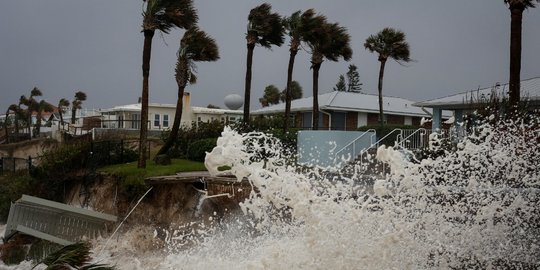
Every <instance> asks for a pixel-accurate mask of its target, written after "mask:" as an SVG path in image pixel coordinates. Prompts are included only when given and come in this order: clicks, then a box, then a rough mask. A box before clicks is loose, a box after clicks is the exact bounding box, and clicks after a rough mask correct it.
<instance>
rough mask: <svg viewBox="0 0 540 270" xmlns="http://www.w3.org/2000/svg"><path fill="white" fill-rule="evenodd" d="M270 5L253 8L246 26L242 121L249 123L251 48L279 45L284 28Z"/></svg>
mask: <svg viewBox="0 0 540 270" xmlns="http://www.w3.org/2000/svg"><path fill="white" fill-rule="evenodd" d="M271 9H272V6H270V5H269V4H267V3H264V4H262V5H260V6H257V7H255V8H253V9H252V10H251V11H250V12H249V16H248V28H247V35H246V40H247V60H246V84H245V91H244V120H243V121H244V123H249V105H250V102H251V67H252V63H253V50H254V49H255V45H257V44H259V45H261V46H262V47H264V48H267V49H269V48H270V47H271V46H272V45H276V46H281V44H283V41H284V39H283V35H284V33H285V29H284V28H283V24H282V23H281V16H279V14H277V13H271Z"/></svg>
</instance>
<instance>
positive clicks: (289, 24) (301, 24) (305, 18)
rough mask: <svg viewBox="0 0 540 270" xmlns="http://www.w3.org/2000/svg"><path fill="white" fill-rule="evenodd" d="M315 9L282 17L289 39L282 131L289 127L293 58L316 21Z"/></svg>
mask: <svg viewBox="0 0 540 270" xmlns="http://www.w3.org/2000/svg"><path fill="white" fill-rule="evenodd" d="M315 17H316V16H315V11H314V10H313V9H308V10H306V11H305V12H304V13H303V14H302V13H301V11H300V10H299V11H296V12H294V13H293V14H292V15H291V16H290V17H286V18H284V19H283V26H284V27H285V30H286V31H287V33H288V35H289V37H290V39H291V41H290V44H289V52H290V55H289V65H288V68H287V86H286V88H285V119H284V121H283V131H284V132H287V130H288V129H289V118H290V114H291V100H292V91H291V88H292V85H291V83H292V76H293V69H294V60H295V58H296V54H298V50H299V48H300V44H301V43H302V41H303V40H304V36H305V35H306V34H307V33H309V31H311V28H312V27H314V23H315V22H316V21H317V19H316V18H315Z"/></svg>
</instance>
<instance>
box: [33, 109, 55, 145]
mask: <svg viewBox="0 0 540 270" xmlns="http://www.w3.org/2000/svg"><path fill="white" fill-rule="evenodd" d="M53 110H54V109H53V106H52V105H51V104H50V103H49V102H47V101H45V100H41V101H39V103H37V105H36V112H37V120H36V136H39V134H40V131H41V114H42V113H43V112H53Z"/></svg>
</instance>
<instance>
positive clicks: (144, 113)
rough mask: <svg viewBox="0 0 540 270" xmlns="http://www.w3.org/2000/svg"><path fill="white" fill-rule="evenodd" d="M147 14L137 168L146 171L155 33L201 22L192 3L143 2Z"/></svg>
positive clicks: (177, 0)
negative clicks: (149, 81) (150, 83)
mask: <svg viewBox="0 0 540 270" xmlns="http://www.w3.org/2000/svg"><path fill="white" fill-rule="evenodd" d="M143 1H144V2H146V10H145V11H144V12H143V25H142V28H143V30H142V32H143V33H144V47H143V59H142V60H143V64H142V73H143V85H142V95H141V130H140V134H139V162H138V164H137V167H138V168H146V134H147V131H148V78H149V76H150V56H151V53H152V38H153V37H154V33H155V32H156V30H159V31H161V32H163V33H165V34H168V33H169V32H170V31H171V29H173V28H175V27H178V28H184V29H187V28H190V27H192V26H194V25H195V24H196V23H197V21H198V19H199V18H198V16H197V11H196V10H195V8H194V7H193V1H192V0H143Z"/></svg>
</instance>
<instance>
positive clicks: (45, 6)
mask: <svg viewBox="0 0 540 270" xmlns="http://www.w3.org/2000/svg"><path fill="white" fill-rule="evenodd" d="M194 2H195V6H196V8H197V9H198V11H199V17H200V22H199V25H200V28H201V29H203V30H205V31H206V32H208V33H209V34H210V35H211V36H212V37H214V38H215V39H216V41H217V43H218V45H219V48H220V54H221V59H220V60H219V61H218V62H214V63H200V64H198V77H199V81H198V83H197V84H196V85H193V86H188V88H187V91H189V92H191V93H192V105H197V106H206V105H208V104H209V103H212V104H215V105H218V106H221V107H224V104H223V98H224V97H225V96H226V95H227V94H231V93H237V94H240V95H242V96H243V91H244V76H245V58H246V40H245V30H246V21H247V15H248V13H249V11H250V9H251V8H253V7H255V6H257V5H259V4H261V3H263V1H254V0H234V1H232V0H231V1H216V0H195V1H194ZM267 2H269V3H270V4H272V6H273V10H275V11H277V12H279V13H280V14H281V15H290V14H291V13H293V12H294V11H296V10H299V9H300V10H306V9H308V8H315V9H316V10H317V11H318V12H319V13H321V14H324V15H326V16H327V17H328V19H329V21H330V22H339V23H340V24H341V25H343V26H345V27H347V28H348V30H349V33H350V35H351V37H352V43H351V46H352V48H353V51H354V54H353V58H352V60H351V61H350V62H349V63H353V64H355V65H357V66H358V68H359V72H360V78H361V81H362V83H363V84H364V85H363V90H364V91H365V92H367V93H376V89H377V76H378V70H379V62H378V61H377V56H376V55H374V54H371V53H369V52H368V51H366V50H365V49H364V48H363V43H364V41H365V39H366V38H367V37H368V36H369V35H370V34H374V33H377V32H378V31H380V30H381V29H383V28H384V27H387V26H390V27H395V28H398V29H401V30H402V31H404V32H405V33H406V35H407V40H408V41H409V43H410V46H411V56H412V58H413V59H415V60H416V62H414V63H411V64H409V65H408V66H407V67H403V66H400V65H398V64H397V63H395V62H390V63H389V64H387V67H386V73H385V81H384V94H385V95H392V96H400V97H405V98H409V99H412V100H417V101H420V100H426V99H431V98H436V97H440V96H444V95H448V94H452V93H456V92H463V91H466V90H471V89H476V88H478V87H479V86H482V87H488V86H492V85H493V84H495V83H496V82H503V83H504V82H507V80H508V63H509V29H510V13H509V11H508V9H507V8H506V7H505V5H504V4H503V0H474V1H473V0H453V1H435V0H408V1H403V0H386V1H380V0H335V1H329V0H294V1H267ZM142 8H143V6H142V1H134V0H114V1H111V0H92V1H87V0H85V1H83V0H48V1H40V0H17V1H1V2H0V112H4V111H5V110H6V108H7V106H8V105H9V104H11V103H16V102H17V100H18V98H19V96H20V95H23V94H26V95H28V94H29V92H30V90H31V89H32V88H33V87H34V86H37V87H39V88H40V89H41V90H42V91H43V92H44V97H43V98H44V99H46V100H48V101H50V102H51V103H53V104H55V103H57V101H58V100H59V99H60V98H63V97H64V98H69V99H72V97H73V95H74V92H75V91H77V90H82V91H85V92H86V93H87V94H88V101H87V102H85V103H84V105H83V106H85V107H87V108H92V107H94V108H108V107H112V106H114V105H122V104H130V103H135V102H136V101H137V97H139V96H140V94H141V85H142V75H141V74H142V72H141V63H142V45H143V35H142V33H141V32H140V30H141V27H140V25H141V21H142V19H141V12H142ZM539 25H540V8H536V9H531V10H529V11H525V13H524V22H523V55H522V59H523V60H522V72H521V77H522V79H526V78H531V77H536V76H540V53H538V48H540V31H539V30H538V26H539ZM183 32H184V31H183V30H179V29H177V30H173V31H172V32H171V34H169V35H163V36H161V35H159V34H157V35H156V36H155V37H154V43H153V51H152V62H151V70H150V101H151V102H160V103H174V102H175V98H176V83H175V80H174V65H175V62H176V51H177V49H178V45H179V39H180V37H181V36H182V34H183ZM287 44H288V41H286V43H285V44H284V46H282V47H281V48H277V47H276V48H273V49H272V50H271V51H270V50H266V49H263V48H261V47H257V48H255V53H254V62H253V84H252V100H251V104H252V105H251V106H252V108H259V107H260V104H259V102H258V98H259V97H261V96H262V93H263V89H264V87H265V86H267V85H269V84H275V85H276V86H278V87H279V88H283V87H284V85H285V81H286V69H287V61H288V57H289V54H288V48H287ZM349 63H347V62H344V61H341V62H337V63H335V62H328V61H326V62H324V63H323V65H322V67H321V76H320V81H319V85H320V91H321V92H322V93H324V92H328V91H331V89H332V88H333V86H334V85H335V84H336V82H337V80H338V76H339V74H341V73H345V72H346V71H347V66H348V65H349ZM294 79H295V80H297V81H299V82H300V84H301V85H302V86H303V88H304V96H310V95H311V94H310V93H311V87H312V84H311V71H310V70H309V55H308V54H307V53H306V52H305V51H301V52H300V53H299V54H298V57H297V60H296V65H295V70H294Z"/></svg>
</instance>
